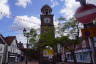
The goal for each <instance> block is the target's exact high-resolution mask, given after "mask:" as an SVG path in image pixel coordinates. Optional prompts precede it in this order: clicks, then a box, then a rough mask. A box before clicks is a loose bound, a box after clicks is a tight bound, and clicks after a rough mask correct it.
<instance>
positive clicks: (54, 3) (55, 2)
mask: <svg viewBox="0 0 96 64" xmlns="http://www.w3.org/2000/svg"><path fill="white" fill-rule="evenodd" d="M51 2H52V5H51V7H52V8H53V7H55V6H57V5H59V2H58V1H56V0H51Z"/></svg>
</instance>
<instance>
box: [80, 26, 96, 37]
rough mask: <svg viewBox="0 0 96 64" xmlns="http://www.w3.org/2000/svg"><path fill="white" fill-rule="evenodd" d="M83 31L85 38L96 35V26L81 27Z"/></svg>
mask: <svg viewBox="0 0 96 64" xmlns="http://www.w3.org/2000/svg"><path fill="white" fill-rule="evenodd" d="M81 32H82V36H83V37H84V38H87V37H96V27H90V28H85V29H81Z"/></svg>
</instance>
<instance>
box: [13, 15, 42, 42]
mask: <svg viewBox="0 0 96 64" xmlns="http://www.w3.org/2000/svg"><path fill="white" fill-rule="evenodd" d="M24 28H26V30H30V29H31V28H34V29H37V28H40V19H38V18H37V17H34V16H30V17H29V16H17V17H16V18H15V21H14V23H13V25H12V26H11V30H13V31H17V32H18V33H17V34H16V37H17V40H18V41H21V42H22V43H26V38H25V37H24V36H23V29H24Z"/></svg>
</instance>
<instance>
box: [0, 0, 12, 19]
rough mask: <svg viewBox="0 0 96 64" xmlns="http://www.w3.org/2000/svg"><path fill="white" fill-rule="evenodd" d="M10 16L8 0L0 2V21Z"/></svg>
mask: <svg viewBox="0 0 96 64" xmlns="http://www.w3.org/2000/svg"><path fill="white" fill-rule="evenodd" d="M10 14H11V12H10V7H9V6H8V0H0V19H2V18H3V17H4V16H7V17H8V16H9V15H10Z"/></svg>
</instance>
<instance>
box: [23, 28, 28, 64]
mask: <svg viewBox="0 0 96 64" xmlns="http://www.w3.org/2000/svg"><path fill="white" fill-rule="evenodd" d="M23 34H24V36H25V37H26V38H27V44H26V48H28V38H29V34H27V32H26V29H25V28H24V29H23ZM25 64H28V61H27V54H26V61H25Z"/></svg>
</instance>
